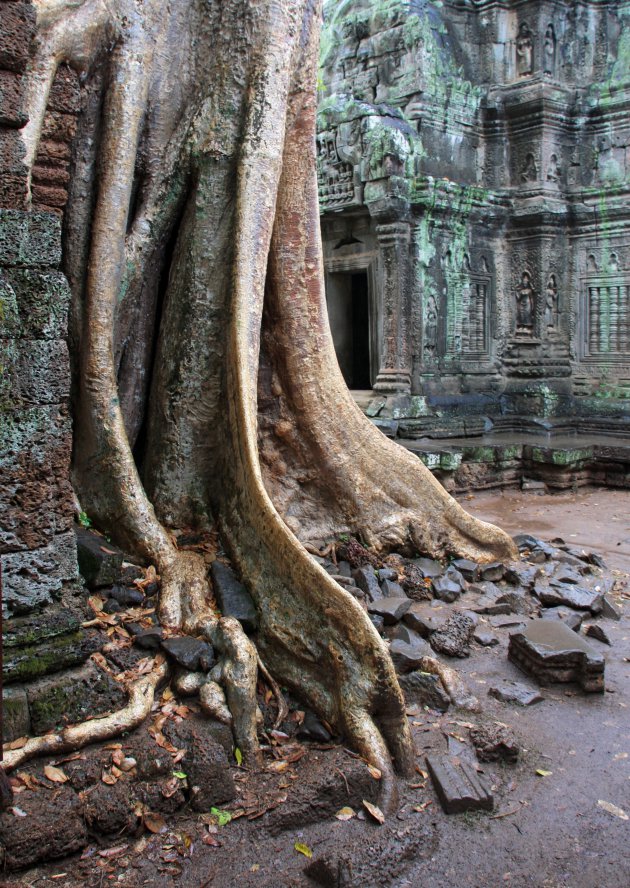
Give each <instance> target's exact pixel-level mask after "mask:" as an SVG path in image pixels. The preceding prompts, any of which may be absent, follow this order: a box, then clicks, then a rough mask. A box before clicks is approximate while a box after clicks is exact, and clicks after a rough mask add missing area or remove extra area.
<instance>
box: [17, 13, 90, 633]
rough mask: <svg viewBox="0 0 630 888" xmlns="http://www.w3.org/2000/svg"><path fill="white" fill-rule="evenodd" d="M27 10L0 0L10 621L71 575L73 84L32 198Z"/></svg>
mask: <svg viewBox="0 0 630 888" xmlns="http://www.w3.org/2000/svg"><path fill="white" fill-rule="evenodd" d="M34 32H35V15H34V10H33V7H32V5H31V4H30V3H26V2H21V0H2V2H0V516H1V518H0V555H1V557H2V573H3V611H4V614H5V615H8V616H11V615H25V614H29V613H31V612H33V611H40V610H41V609H42V608H43V607H45V606H46V605H47V604H50V603H51V602H53V601H55V600H58V599H59V598H60V597H61V595H62V593H63V591H64V588H65V587H66V585H67V584H69V583H71V582H72V581H74V580H76V578H77V567H76V543H75V537H74V532H73V527H72V524H73V514H74V505H73V494H72V488H71V485H70V480H69V472H70V454H71V447H72V423H71V417H70V366H69V355H68V346H67V341H66V340H67V333H68V310H69V304H70V292H69V288H68V284H67V281H66V279H65V277H64V275H63V274H62V272H61V271H60V266H61V260H62V255H61V223H62V218H61V212H62V209H63V207H64V206H65V203H66V200H67V192H66V186H67V184H68V181H69V161H70V142H71V140H72V137H73V135H74V130H75V127H76V120H77V114H78V110H79V103H78V99H79V92H78V83H77V80H76V77H75V75H74V74H73V73H72V72H70V71H69V70H68V69H64V70H63V71H62V72H61V73H60V75H59V76H58V78H57V80H56V81H55V84H54V87H53V90H52V94H51V98H50V102H49V105H48V111H47V115H46V122H45V138H44V140H43V143H42V148H41V151H40V154H39V156H38V159H37V163H36V166H35V170H34V174H33V181H32V192H31V193H29V182H28V180H27V175H26V169H25V167H24V166H23V164H22V157H23V153H24V152H23V147H22V140H21V134H20V130H21V128H22V127H23V126H24V124H25V123H26V122H27V118H26V115H25V114H24V110H23V83H24V72H25V70H26V68H27V65H28V62H29V48H30V47H31V45H32V41H33V38H34Z"/></svg>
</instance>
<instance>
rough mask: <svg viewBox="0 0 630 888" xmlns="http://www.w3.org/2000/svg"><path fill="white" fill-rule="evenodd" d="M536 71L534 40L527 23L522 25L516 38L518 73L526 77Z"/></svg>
mask: <svg viewBox="0 0 630 888" xmlns="http://www.w3.org/2000/svg"><path fill="white" fill-rule="evenodd" d="M533 70H534V40H533V37H532V32H531V31H530V29H529V27H528V25H527V24H526V23H525V22H522V23H521V26H520V28H519V29H518V37H517V38H516V72H517V74H518V76H519V77H525V76H527V75H528V74H531V73H532V72H533Z"/></svg>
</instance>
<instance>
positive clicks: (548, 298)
mask: <svg viewBox="0 0 630 888" xmlns="http://www.w3.org/2000/svg"><path fill="white" fill-rule="evenodd" d="M545 325H546V327H547V330H555V328H556V327H557V326H558V284H557V282H556V276H555V274H550V275H549V280H548V281H547V292H546V294H545Z"/></svg>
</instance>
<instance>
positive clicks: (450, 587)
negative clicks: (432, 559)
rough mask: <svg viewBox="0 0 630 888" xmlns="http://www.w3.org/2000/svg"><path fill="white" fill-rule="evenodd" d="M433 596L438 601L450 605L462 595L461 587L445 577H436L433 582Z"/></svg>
mask: <svg viewBox="0 0 630 888" xmlns="http://www.w3.org/2000/svg"><path fill="white" fill-rule="evenodd" d="M433 594H434V595H435V597H436V598H439V599H440V601H446V602H449V603H451V602H453V601H456V600H457V599H458V598H459V596H460V595H461V594H462V587H461V586H460V584H459V583H457V582H455V581H454V580H451V579H449V578H448V577H446V576H443V577H437V578H436V579H434V580H433Z"/></svg>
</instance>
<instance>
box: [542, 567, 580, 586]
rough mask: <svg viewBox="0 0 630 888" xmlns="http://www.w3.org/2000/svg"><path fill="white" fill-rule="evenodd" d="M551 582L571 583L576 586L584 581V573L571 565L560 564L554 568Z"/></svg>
mask: <svg viewBox="0 0 630 888" xmlns="http://www.w3.org/2000/svg"><path fill="white" fill-rule="evenodd" d="M549 582H550V584H551V585H552V586H555V585H558V584H559V583H560V584H564V583H570V584H572V585H574V586H579V585H580V583H581V582H582V574H581V573H580V571H578V570H575V568H573V567H571V566H570V565H567V564H559V565H558V566H557V567H556V569H555V570H554V572H553V576H552V579H550V581H549Z"/></svg>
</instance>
